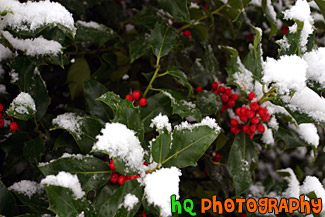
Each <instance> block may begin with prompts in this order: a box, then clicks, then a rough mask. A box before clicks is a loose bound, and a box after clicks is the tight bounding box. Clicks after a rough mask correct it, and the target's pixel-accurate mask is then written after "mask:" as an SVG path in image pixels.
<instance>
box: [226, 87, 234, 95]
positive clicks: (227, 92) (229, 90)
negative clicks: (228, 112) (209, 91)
mask: <svg viewBox="0 0 325 217" xmlns="http://www.w3.org/2000/svg"><path fill="white" fill-rule="evenodd" d="M225 94H226V95H228V96H230V95H231V94H232V90H231V88H226V89H225Z"/></svg>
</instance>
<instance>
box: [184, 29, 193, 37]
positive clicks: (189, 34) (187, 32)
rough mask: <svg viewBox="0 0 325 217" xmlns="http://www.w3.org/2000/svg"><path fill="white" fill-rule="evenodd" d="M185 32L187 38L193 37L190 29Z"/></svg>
mask: <svg viewBox="0 0 325 217" xmlns="http://www.w3.org/2000/svg"><path fill="white" fill-rule="evenodd" d="M183 34H184V35H185V37H186V38H189V37H191V35H192V33H191V31H189V30H185V31H184V32H183Z"/></svg>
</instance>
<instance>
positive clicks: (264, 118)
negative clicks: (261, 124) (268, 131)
mask: <svg viewBox="0 0 325 217" xmlns="http://www.w3.org/2000/svg"><path fill="white" fill-rule="evenodd" d="M261 118H262V121H268V120H270V118H271V115H270V114H269V113H266V115H264V116H262V117H261Z"/></svg>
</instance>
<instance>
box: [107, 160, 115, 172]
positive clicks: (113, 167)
mask: <svg viewBox="0 0 325 217" xmlns="http://www.w3.org/2000/svg"><path fill="white" fill-rule="evenodd" d="M108 166H109V168H111V170H116V168H115V165H114V161H113V160H111V161H110V162H109V163H108Z"/></svg>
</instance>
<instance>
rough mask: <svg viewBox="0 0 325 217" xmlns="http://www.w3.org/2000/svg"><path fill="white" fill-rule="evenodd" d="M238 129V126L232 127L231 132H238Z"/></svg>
mask: <svg viewBox="0 0 325 217" xmlns="http://www.w3.org/2000/svg"><path fill="white" fill-rule="evenodd" d="M237 130H238V127H237V126H232V127H230V132H232V133H236V131H237Z"/></svg>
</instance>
